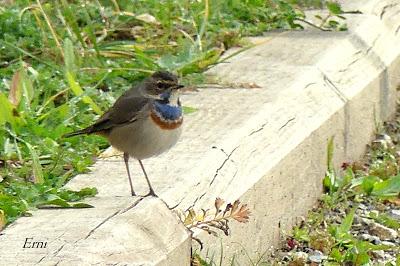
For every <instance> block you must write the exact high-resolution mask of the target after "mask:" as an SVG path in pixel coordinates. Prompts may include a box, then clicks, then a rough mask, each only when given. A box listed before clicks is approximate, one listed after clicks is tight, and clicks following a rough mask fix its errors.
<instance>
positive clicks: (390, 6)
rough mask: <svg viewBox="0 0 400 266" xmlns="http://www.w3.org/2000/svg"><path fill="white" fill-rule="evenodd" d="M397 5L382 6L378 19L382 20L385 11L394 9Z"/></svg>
mask: <svg viewBox="0 0 400 266" xmlns="http://www.w3.org/2000/svg"><path fill="white" fill-rule="evenodd" d="M397 5H398V4H389V5H386V6H384V7H383V8H382V11H381V14H380V15H379V18H380V19H382V18H383V16H384V15H385V13H386V10H387V9H389V8H392V7H395V6H397Z"/></svg>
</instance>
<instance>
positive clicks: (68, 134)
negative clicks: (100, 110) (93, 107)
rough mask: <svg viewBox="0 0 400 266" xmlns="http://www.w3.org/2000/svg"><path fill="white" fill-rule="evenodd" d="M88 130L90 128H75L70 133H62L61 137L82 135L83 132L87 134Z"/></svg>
mask: <svg viewBox="0 0 400 266" xmlns="http://www.w3.org/2000/svg"><path fill="white" fill-rule="evenodd" d="M89 133H91V132H90V128H84V129H81V130H77V131H74V132H71V133H67V134H64V135H63V138H69V137H73V136H78V135H84V134H89Z"/></svg>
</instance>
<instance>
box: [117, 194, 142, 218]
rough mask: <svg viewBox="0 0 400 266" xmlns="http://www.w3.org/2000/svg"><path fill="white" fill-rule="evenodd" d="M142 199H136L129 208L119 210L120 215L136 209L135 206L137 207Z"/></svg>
mask: <svg viewBox="0 0 400 266" xmlns="http://www.w3.org/2000/svg"><path fill="white" fill-rule="evenodd" d="M143 199H144V197H141V198H140V199H138V200H137V201H136V202H135V203H133V204H132V205H131V206H129V207H127V208H125V209H123V210H121V214H122V213H126V212H127V211H129V210H130V209H132V208H134V207H136V205H138V204H139V203H140V202H141V201H142V200H143Z"/></svg>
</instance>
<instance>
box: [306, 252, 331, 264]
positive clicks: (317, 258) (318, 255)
mask: <svg viewBox="0 0 400 266" xmlns="http://www.w3.org/2000/svg"><path fill="white" fill-rule="evenodd" d="M327 258H328V256H326V255H324V254H323V253H322V252H321V251H319V250H315V251H314V252H312V253H311V254H310V256H309V257H308V259H309V260H310V261H311V262H317V263H321V262H322V261H323V260H326V259H327Z"/></svg>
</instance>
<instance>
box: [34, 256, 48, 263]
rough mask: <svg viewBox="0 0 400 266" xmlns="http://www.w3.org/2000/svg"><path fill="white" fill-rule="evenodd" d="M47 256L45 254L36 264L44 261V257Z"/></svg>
mask: <svg viewBox="0 0 400 266" xmlns="http://www.w3.org/2000/svg"><path fill="white" fill-rule="evenodd" d="M46 257H47V256H43V257H42V258H41V259H40V260H39V261H38V262H36V264H39V263H41V262H42V260H43V259H44V258H46Z"/></svg>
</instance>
